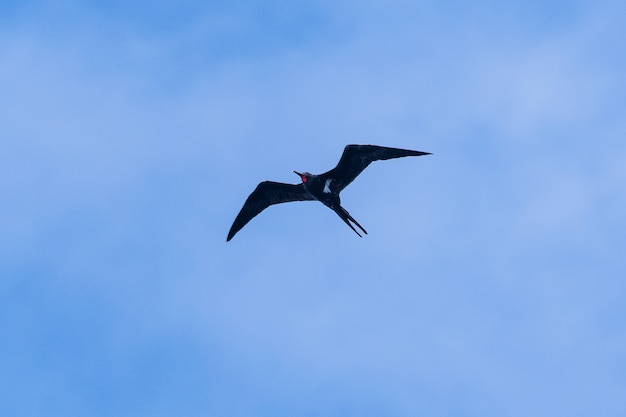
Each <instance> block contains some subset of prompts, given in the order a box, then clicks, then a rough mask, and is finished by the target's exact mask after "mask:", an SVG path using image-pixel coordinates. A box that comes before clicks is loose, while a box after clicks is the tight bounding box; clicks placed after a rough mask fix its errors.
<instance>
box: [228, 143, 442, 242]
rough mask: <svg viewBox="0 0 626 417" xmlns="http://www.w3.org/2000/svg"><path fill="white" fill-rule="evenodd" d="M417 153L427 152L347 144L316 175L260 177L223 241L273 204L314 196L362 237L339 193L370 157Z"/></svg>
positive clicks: (369, 162)
mask: <svg viewBox="0 0 626 417" xmlns="http://www.w3.org/2000/svg"><path fill="white" fill-rule="evenodd" d="M421 155H431V153H430V152H421V151H412V150H409V149H400V148H389V147H384V146H377V145H347V146H346V147H345V148H344V150H343V154H342V155H341V158H340V159H339V162H338V163H337V166H336V167H334V168H333V169H331V170H330V171H327V172H325V173H323V174H320V175H314V174H311V173H308V172H306V171H305V172H298V171H293V172H294V173H295V174H297V175H298V176H299V177H300V180H301V181H302V182H301V183H299V184H286V183H282V182H274V181H263V182H261V183H259V185H257V187H256V188H255V190H254V191H253V192H252V193H251V194H250V196H248V199H247V200H246V202H245V203H244V205H243V207H242V208H241V211H239V214H238V215H237V217H236V218H235V221H234V222H233V224H232V226H231V228H230V230H229V231H228V236H227V238H226V241H227V242H229V241H230V240H231V239H232V238H233V237H234V236H235V234H237V232H239V231H240V230H241V229H242V228H243V227H244V226H245V225H246V224H248V222H249V221H250V220H252V219H253V218H254V217H255V216H256V215H258V214H259V213H260V212H262V211H263V210H265V209H266V208H268V207H269V206H271V205H273V204H279V203H288V202H291V201H314V200H317V201H319V202H321V203H322V204H324V205H325V206H327V207H328V208H330V209H331V210H333V211H334V212H335V213H337V215H338V216H339V217H340V218H341V220H343V221H344V222H345V223H346V224H347V225H348V226H349V227H350V228H351V229H352V230H353V231H354V232H355V233H356V234H357V235H358V236H359V237H363V236H362V235H361V234H360V233H359V232H358V231H357V229H356V228H355V227H354V226H353V225H352V224H351V223H350V222H352V223H354V225H356V226H357V227H358V228H359V229H360V230H361V231H362V232H363V233H364V234H367V231H366V230H365V229H364V228H363V226H361V225H360V224H359V222H357V221H356V220H355V219H354V218H353V217H352V216H351V215H350V213H348V211H347V210H346V209H345V208H343V207H342V206H341V199H340V198H339V193H340V192H341V191H342V190H343V189H344V188H346V187H347V186H348V185H349V184H350V183H351V182H352V181H354V179H355V178H356V177H357V176H358V175H359V174H360V173H361V172H363V170H364V169H365V168H367V167H368V166H369V164H371V163H372V162H374V161H379V160H387V159H394V158H402V157H405V156H421Z"/></svg>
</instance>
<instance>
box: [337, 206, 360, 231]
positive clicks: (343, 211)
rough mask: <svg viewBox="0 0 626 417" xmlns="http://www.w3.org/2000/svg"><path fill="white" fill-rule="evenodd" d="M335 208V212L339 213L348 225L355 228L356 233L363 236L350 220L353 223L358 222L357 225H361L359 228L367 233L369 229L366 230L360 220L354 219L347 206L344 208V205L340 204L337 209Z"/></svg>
mask: <svg viewBox="0 0 626 417" xmlns="http://www.w3.org/2000/svg"><path fill="white" fill-rule="evenodd" d="M334 210H335V213H337V215H338V216H339V217H341V220H343V221H344V222H345V223H346V224H347V225H348V226H350V229H352V230H354V233H356V234H357V235H359V237H363V236H361V234H360V233H359V232H357V230H356V229H355V228H354V226H352V224H351V223H350V221H351V222H352V223H354V224H356V225H357V226H358V227H359V229H361V230H362V231H363V233H365V234H367V230H365V229H364V228H363V226H361V225H360V224H359V222H357V221H356V220H355V219H354V217H352V216H351V215H350V213H348V211H347V210H346V209H345V208H343V207H341V206H339V207H338V208H336V209H334Z"/></svg>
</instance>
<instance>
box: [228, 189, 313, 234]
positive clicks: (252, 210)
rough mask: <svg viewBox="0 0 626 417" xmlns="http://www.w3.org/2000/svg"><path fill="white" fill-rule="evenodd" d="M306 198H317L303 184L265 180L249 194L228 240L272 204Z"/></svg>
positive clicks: (231, 228)
mask: <svg viewBox="0 0 626 417" xmlns="http://www.w3.org/2000/svg"><path fill="white" fill-rule="evenodd" d="M305 200H315V198H314V197H313V196H312V195H311V194H309V193H308V192H307V191H306V190H305V189H304V186H303V185H302V184H284V183H282V182H273V181H263V182H262V183H260V184H259V185H257V187H256V188H255V190H254V191H253V192H252V194H250V196H248V199H247V200H246V202H245V203H244V205H243V207H242V208H241V211H240V212H239V214H238V215H237V218H235V221H234V222H233V225H232V226H231V227H230V231H229V232H228V237H227V238H226V241H227V242H228V241H229V240H231V239H232V238H233V236H235V234H236V233H237V232H238V231H240V230H241V229H242V228H243V227H244V226H245V225H246V224H247V223H248V222H249V221H250V220H252V219H253V218H254V216H256V215H257V214H259V213H260V212H262V211H263V210H265V209H266V208H268V207H269V206H271V205H272V204H278V203H287V202H289V201H305Z"/></svg>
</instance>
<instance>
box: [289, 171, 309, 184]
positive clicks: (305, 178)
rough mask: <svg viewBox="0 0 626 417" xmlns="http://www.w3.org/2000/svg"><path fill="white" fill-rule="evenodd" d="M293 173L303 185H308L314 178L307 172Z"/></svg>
mask: <svg viewBox="0 0 626 417" xmlns="http://www.w3.org/2000/svg"><path fill="white" fill-rule="evenodd" d="M293 172H294V173H295V174H296V175H298V176H299V177H300V179H301V180H302V182H303V183H306V182H307V181H309V179H310V178H311V177H312V175H311V174H309V173H308V172H306V171H305V172H298V171H293Z"/></svg>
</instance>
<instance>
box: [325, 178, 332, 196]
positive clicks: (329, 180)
mask: <svg viewBox="0 0 626 417" xmlns="http://www.w3.org/2000/svg"><path fill="white" fill-rule="evenodd" d="M331 181H332V179H330V178H329V179H327V180H326V183H325V184H324V192H325V193H330V182H331Z"/></svg>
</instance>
